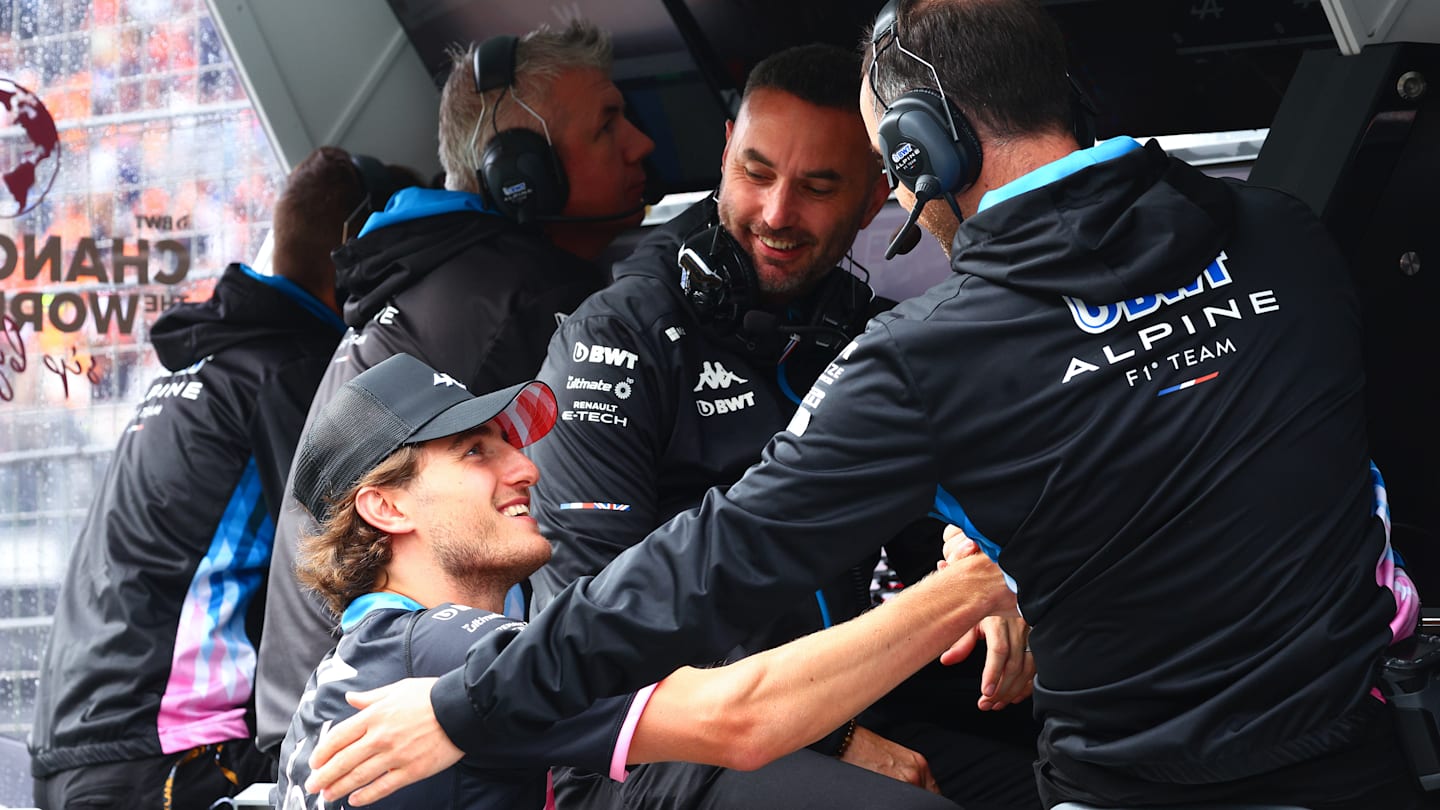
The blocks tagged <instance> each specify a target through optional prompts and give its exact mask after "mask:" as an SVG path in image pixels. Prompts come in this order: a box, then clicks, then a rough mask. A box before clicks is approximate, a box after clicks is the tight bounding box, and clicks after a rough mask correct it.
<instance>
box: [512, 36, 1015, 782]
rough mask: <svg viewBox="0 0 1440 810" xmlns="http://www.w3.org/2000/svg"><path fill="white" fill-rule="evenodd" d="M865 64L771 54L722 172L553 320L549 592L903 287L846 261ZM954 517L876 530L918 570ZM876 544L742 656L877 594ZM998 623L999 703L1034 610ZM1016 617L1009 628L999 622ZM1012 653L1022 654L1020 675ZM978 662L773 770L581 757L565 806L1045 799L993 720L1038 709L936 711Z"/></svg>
mask: <svg viewBox="0 0 1440 810" xmlns="http://www.w3.org/2000/svg"><path fill="white" fill-rule="evenodd" d="M859 75H860V62H859V57H858V55H857V54H855V53H853V52H849V51H846V50H844V49H841V48H838V47H835V46H831V45H821V44H816V45H805V46H800V47H796V48H790V49H788V50H785V51H781V52H779V53H777V54H775V55H773V56H771V57H769V58H767V59H765V60H763V61H762V62H760V63H759V64H757V65H756V66H755V68H754V69H753V70H752V71H751V72H750V75H749V78H748V80H747V82H746V86H745V94H744V98H743V101H742V103H741V106H740V110H739V112H738V113H737V115H736V117H735V120H734V121H733V122H730V123H729V124H728V125H727V127H726V143H725V150H724V152H723V154H722V157H721V183H720V187H719V188H718V189H717V190H716V191H715V193H714V194H713V195H711V196H710V197H709V198H707V199H705V200H703V201H701V202H699V203H697V204H695V205H694V206H692V207H691V208H689V209H688V210H686V211H685V212H684V213H682V214H680V215H679V216H678V217H676V218H675V219H674V220H672V221H671V222H669V223H667V224H665V225H664V226H661V227H660V228H658V229H656V231H655V232H654V233H653V234H651V235H649V236H648V237H647V238H646V240H645V241H644V242H642V243H641V245H640V246H639V247H638V248H637V250H636V251H635V253H634V254H633V255H631V256H630V257H629V258H627V259H626V260H624V261H622V262H620V263H619V264H617V265H616V266H615V268H614V275H615V277H616V278H615V281H614V283H613V284H611V285H610V286H609V287H607V288H606V289H604V290H602V291H600V292H598V293H596V294H594V295H592V296H591V297H590V298H589V299H587V300H586V302H585V303H584V304H582V305H581V306H580V307H579V308H578V309H577V310H576V311H575V313H574V314H573V315H571V316H570V318H568V319H566V321H565V323H564V324H562V325H561V327H560V329H559V330H557V331H556V333H555V336H554V337H553V338H552V339H551V342H550V349H549V354H548V356H547V358H546V361H545V365H544V366H543V367H542V369H541V371H540V375H539V376H540V378H541V379H543V380H544V381H545V382H547V383H548V384H549V385H550V386H551V387H552V388H553V389H554V390H555V391H556V395H557V397H558V399H559V400H560V415H559V416H560V418H559V421H558V422H557V424H556V427H555V430H554V431H553V433H552V434H551V435H550V437H549V438H548V439H547V440H546V441H545V442H544V443H542V444H540V445H537V446H535V447H534V448H531V449H530V450H529V451H528V452H530V453H531V456H532V458H533V459H534V460H535V462H536V464H537V465H539V467H540V468H541V469H543V470H545V478H544V479H543V480H542V481H541V482H540V483H539V484H538V485H537V486H536V487H535V514H536V518H537V519H538V520H539V522H540V527H541V530H542V532H543V533H544V534H545V536H546V537H547V538H548V539H550V540H551V542H553V543H554V545H555V555H554V559H553V560H552V561H551V562H550V564H549V565H547V566H545V567H544V568H543V569H541V570H539V571H537V572H536V573H535V575H534V576H532V577H531V583H532V584H533V586H534V604H533V608H534V609H535V610H543V609H544V607H545V605H546V604H547V603H548V602H549V601H550V600H551V599H553V598H554V597H555V595H556V594H557V593H559V592H560V591H561V590H563V589H564V588H565V587H566V586H567V585H568V584H569V583H570V582H571V581H573V580H575V579H578V578H580V577H583V576H587V575H593V574H596V573H599V572H600V570H601V569H603V568H604V567H605V566H606V565H607V564H608V563H609V562H610V561H611V560H613V559H614V558H615V557H616V556H618V555H619V554H620V553H621V552H622V551H624V550H625V549H627V548H629V547H631V546H633V545H635V544H636V543H638V542H640V540H641V539H643V538H644V537H645V535H647V534H648V533H650V531H651V530H653V529H654V528H655V527H657V526H659V525H661V524H662V523H664V522H665V521H666V520H668V519H670V518H671V517H673V516H674V515H676V514H677V513H679V512H682V511H684V510H686V509H690V508H692V507H694V506H696V505H697V504H699V503H700V500H701V498H702V497H703V496H704V494H705V491H706V490H707V489H709V488H710V487H712V486H716V485H720V486H724V485H728V484H731V483H733V482H734V481H735V480H736V479H738V478H739V477H740V475H741V474H742V473H743V472H744V471H745V469H746V468H747V467H749V466H750V465H751V464H753V463H754V462H755V461H757V460H758V459H759V458H760V453H761V450H762V449H763V448H764V447H765V444H766V442H767V441H769V440H770V437H771V436H772V435H774V434H775V433H776V432H777V431H779V430H781V429H783V428H784V426H785V424H786V422H787V421H788V420H789V419H790V416H791V414H792V413H794V411H795V408H796V406H797V405H798V403H799V401H800V400H799V398H798V396H797V395H796V392H800V393H803V392H804V391H806V390H807V389H809V388H810V386H811V384H812V383H813V382H814V381H815V379H816V378H817V377H818V376H819V375H820V374H821V372H822V371H823V370H824V369H825V368H826V366H827V365H829V364H830V362H831V361H832V360H834V358H835V354H836V352H838V351H839V350H840V348H841V347H842V346H844V345H845V343H847V342H848V341H849V340H850V338H851V337H852V336H853V335H855V334H857V333H858V332H859V331H860V330H861V329H862V328H863V327H864V324H865V323H866V321H867V320H868V319H869V318H870V317H871V316H873V315H875V314H877V313H879V312H880V311H882V310H883V309H885V308H886V306H887V305H888V304H889V303H890V302H882V301H879V300H877V299H875V296H874V295H873V293H872V292H871V290H870V288H869V287H868V286H867V285H866V284H865V283H864V282H863V281H861V279H860V278H858V277H856V276H855V275H853V274H852V273H850V272H847V271H846V270H844V269H842V268H840V267H837V265H839V264H840V263H841V262H842V261H843V260H844V257H845V254H846V253H847V252H848V251H849V250H850V246H851V244H852V243H853V242H854V240H855V236H856V233H857V232H858V231H859V230H860V229H861V228H863V227H864V226H866V225H868V224H869V223H870V222H871V220H872V219H874V217H875V215H876V213H877V212H878V211H879V210H880V208H881V206H883V205H884V203H885V200H886V197H887V195H888V188H887V186H886V184H885V182H884V180H883V178H882V176H881V169H880V163H879V161H878V159H877V157H876V155H875V153H874V151H873V150H872V149H871V148H870V143H869V139H868V137H867V135H866V132H865V128H864V122H863V121H862V119H861V117H860V113H859V111H858V109H857V108H856V105H855V97H856V94H858V93H859V84H860V83H859V78H858V77H859ZM940 531H941V528H940V524H939V523H938V522H937V521H934V520H932V519H929V518H925V519H922V520H920V521H918V522H916V523H914V524H911V525H909V526H906V525H905V524H904V523H900V524H897V525H896V526H895V527H893V528H892V529H890V533H889V534H887V535H886V536H884V537H878V538H876V540H877V542H876V546H878V545H879V544H880V542H884V543H885V547H886V551H887V553H888V556H889V562H890V563H891V565H892V566H893V567H895V568H896V569H897V570H898V571H900V573H901V578H902V580H903V581H904V582H914V581H916V580H918V579H919V578H920V577H921V576H923V573H924V572H925V571H926V570H927V569H928V568H930V567H931V566H933V564H934V561H935V560H936V559H938V558H939V557H940ZM892 535H894V536H892ZM695 553H696V554H697V555H698V554H701V553H702V552H701V551H700V550H698V549H697V550H696V552H695ZM877 560H878V551H872V552H871V553H869V554H863V555H857V556H856V558H855V559H853V560H847V562H848V563H850V564H851V569H850V570H849V571H847V572H845V573H844V574H843V575H841V576H839V577H835V578H833V579H832V580H830V581H829V582H827V583H825V585H824V587H822V588H821V589H820V590H818V591H816V592H815V593H814V594H813V595H812V596H810V597H809V598H807V599H804V600H801V601H799V602H798V603H794V604H790V605H788V606H787V607H786V609H784V610H782V611H777V612H776V613H775V614H774V615H773V616H772V617H771V620H770V622H769V623H768V624H767V626H765V627H763V628H760V629H759V630H757V631H756V632H754V633H752V634H751V635H750V636H749V637H748V638H747V639H746V640H745V641H744V642H743V643H741V644H740V645H739V646H738V647H736V648H735V649H733V650H731V651H730V653H729V655H728V656H726V660H734V659H736V658H738V657H741V656H744V655H749V654H752V653H755V652H757V651H760V650H765V649H770V648H773V647H775V646H777V645H779V644H783V643H785V642H787V641H789V640H791V639H793V638H797V637H799V636H802V635H804V634H806V633H811V632H814V631H816V630H820V629H823V628H825V627H827V626H830V625H831V624H833V623H836V622H842V621H844V620H846V619H848V618H850V617H852V616H855V615H857V614H858V613H860V612H862V611H863V610H865V609H867V608H868V607H869V606H870V592H869V589H870V582H871V575H872V572H873V571H874V570H875V564H876V562H877ZM532 612H533V611H532ZM987 627H988V628H990V629H989V630H987V632H986V636H987V638H989V639H990V643H989V645H988V647H987V651H988V652H989V653H991V654H993V655H995V656H996V658H995V664H994V666H993V668H992V671H991V672H990V673H988V675H989V680H990V682H992V683H994V685H995V687H996V689H997V690H999V691H997V692H996V693H995V694H994V695H992V696H988V697H985V698H983V700H984V701H985V706H986V708H993V707H999V706H1001V705H1004V704H1005V703H1007V702H1013V701H1014V700H1017V699H1022V698H1023V697H1024V696H1025V694H1026V693H1028V689H1029V672H1030V671H1029V670H1028V669H1027V667H1028V666H1029V660H1030V659H1029V656H1028V655H1026V653H1025V652H1024V647H1025V644H1024V640H1023V634H1024V632H1025V630H1024V626H1023V623H1020V622H1019V621H1018V620H1016V621H1015V622H1014V623H1013V624H1012V625H1010V626H1008V627H1007V626H1005V625H1004V624H1003V623H1002V622H1000V621H999V620H994V622H993V623H991V624H989V625H987ZM1002 630H1004V631H1006V636H1005V638H1004V639H996V638H994V635H995V634H996V633H998V632H1001V631H1002ZM1007 652H1013V653H1014V654H1013V656H1010V657H1009V658H1008V659H1007V658H1006V656H1005V653H1007ZM976 658H977V660H978V659H979V658H980V656H976ZM1001 662H1006V663H1008V665H1009V666H1010V667H1011V669H1009V670H1008V671H1006V672H1004V674H1003V676H1002V675H1001V674H1000V670H1001ZM688 663H691V664H694V665H704V664H708V663H711V662H710V661H708V660H704V661H701V660H696V661H690V662H688ZM980 684H981V672H980V669H979V667H978V666H977V665H975V664H973V663H972V664H967V665H966V668H965V671H963V672H959V673H949V672H945V671H943V670H941V669H940V668H939V667H938V666H937V667H935V668H932V669H931V670H928V671H927V672H926V673H925V676H924V677H922V678H920V679H917V680H915V681H913V682H912V683H909V684H907V685H906V689H905V693H904V694H903V695H896V696H894V697H891V698H888V699H887V700H885V701H882V703H881V705H880V706H877V707H875V708H873V709H871V710H869V711H867V712H866V713H865V714H864V715H862V716H861V717H858V718H854V719H852V720H850V721H848V722H846V723H845V724H843V725H840V726H838V727H837V728H835V729H834V733H833V734H831V735H830V736H829V737H827V738H826V739H824V740H821V741H819V742H818V743H816V744H815V745H814V746H812V747H811V748H810V749H809V750H806V751H801V752H798V753H797V754H795V755H793V756H790V757H786V758H785V759H784V760H782V761H781V762H778V763H775V764H774V765H772V766H770V767H767V768H765V769H763V770H761V771H759V772H756V773H740V772H734V771H729V770H723V769H717V768H713V767H709V766H703V765H689V764H682V763H663V764H659V765H647V766H642V767H640V768H637V769H636V770H635V771H634V773H633V774H632V775H631V777H630V779H628V780H626V782H625V783H624V784H623V785H622V784H620V783H617V782H614V781H612V780H610V779H606V778H604V775H603V774H602V773H593V772H588V773H587V772H581V771H577V770H573V769H564V770H559V771H557V774H556V789H557V793H558V794H559V795H560V797H561V799H562V800H563V802H562V803H563V804H565V805H566V806H572V807H588V808H600V807H612V806H625V807H627V808H649V807H654V808H659V807H664V808H692V807H693V808H699V807H708V806H714V805H723V806H736V807H755V806H790V807H794V806H801V804H803V803H804V802H813V803H814V806H817V807H821V806H827V805H826V801H827V800H826V798H825V797H827V796H829V797H830V799H831V800H832V802H842V801H844V800H846V799H848V798H849V797H851V796H853V795H854V793H855V791H856V790H857V787H856V783H857V781H863V780H866V779H868V778H870V777H872V776H873V774H872V773H866V772H865V771H872V772H874V773H879V774H883V775H885V776H889V777H893V778H894V779H896V780H900V781H904V782H910V783H913V784H915V785H919V786H922V787H927V788H930V789H932V790H937V791H938V792H941V793H943V794H944V795H946V796H947V797H949V798H951V799H955V800H958V801H960V802H962V803H964V804H965V805H966V806H973V807H1000V808H1012V807H1020V808H1032V807H1036V806H1038V798H1037V797H1036V795H1035V791H1034V787H1033V777H1032V776H1031V771H1030V762H1031V761H1032V760H1033V759H1034V753H1035V752H1034V749H1033V746H1032V747H1029V748H1026V747H1025V746H1024V745H1023V744H1010V743H1003V742H999V741H997V740H996V739H994V738H995V737H997V736H999V737H1003V738H1005V739H1007V740H1013V739H1017V738H1018V739H1019V740H1021V741H1022V742H1023V741H1025V740H1026V735H1029V739H1030V740H1033V730H1032V728H1033V727H1032V726H1031V721H1030V718H1029V717H1028V716H1027V715H1026V713H1025V712H1024V710H1023V709H1021V710H1018V711H1015V712H1007V713H1005V715H1007V716H999V717H996V716H993V715H981V714H980V713H979V712H977V711H975V710H973V709H970V710H966V711H963V712H961V713H959V716H956V717H945V719H944V721H943V722H944V727H941V726H939V725H936V724H935V723H934V722H933V720H932V718H934V717H936V716H937V714H939V713H938V712H936V711H935V706H936V702H935V700H933V699H932V698H931V697H930V695H931V694H932V693H933V690H936V689H943V690H944V691H945V694H946V703H947V704H948V703H950V702H951V701H954V700H955V698H954V696H955V695H957V694H978V693H980V691H981V685H980ZM921 719H923V720H924V721H925V722H916V721H918V720H921ZM977 724H980V725H979V726H978V727H979V728H982V729H983V730H984V731H985V734H984V735H983V736H982V735H978V734H975V733H974V732H975V730H976V729H977ZM852 766H854V767H852ZM861 769H864V770H861ZM892 784H893V785H894V787H896V788H899V787H902V786H901V785H900V784H898V783H894V782H892ZM791 792H794V795H792V793H791ZM830 806H835V805H834V804H832V805H830Z"/></svg>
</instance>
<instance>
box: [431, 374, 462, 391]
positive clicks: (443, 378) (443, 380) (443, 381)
mask: <svg viewBox="0 0 1440 810" xmlns="http://www.w3.org/2000/svg"><path fill="white" fill-rule="evenodd" d="M431 385H447V386H448V385H453V386H455V387H456V388H459V389H460V390H461V391H464V390H466V388H465V386H463V385H461V384H460V381H459V380H457V379H455V378H454V377H451V376H450V375H449V374H445V373H443V372H439V371H437V372H435V381H434V382H433V383H431Z"/></svg>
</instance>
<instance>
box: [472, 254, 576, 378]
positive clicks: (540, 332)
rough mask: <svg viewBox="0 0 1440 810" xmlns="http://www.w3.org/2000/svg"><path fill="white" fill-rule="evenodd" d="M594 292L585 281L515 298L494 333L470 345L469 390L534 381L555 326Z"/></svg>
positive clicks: (501, 314)
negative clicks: (470, 368)
mask: <svg viewBox="0 0 1440 810" xmlns="http://www.w3.org/2000/svg"><path fill="white" fill-rule="evenodd" d="M595 290H596V285H595V284H593V283H590V281H589V279H588V278H587V280H586V281H584V282H575V283H569V284H559V285H555V286H553V287H549V288H547V289H545V290H542V291H540V292H539V293H536V294H533V295H531V294H527V293H521V294H520V295H519V296H517V298H516V300H515V301H514V302H513V308H512V309H511V310H510V311H508V312H505V313H500V314H499V316H498V317H499V321H498V323H497V324H496V327H495V329H494V331H493V332H492V333H491V334H489V335H487V336H485V337H483V338H482V337H479V336H477V337H476V338H475V341H476V342H474V343H472V344H470V345H471V347H472V349H471V351H472V357H471V362H472V364H473V370H472V372H471V376H470V377H469V379H468V380H467V384H468V385H469V388H470V390H471V391H473V392H476V393H480V392H484V391H494V390H497V389H500V388H504V387H505V386H507V385H515V384H516V383H522V382H525V381H526V380H529V379H531V378H533V377H534V376H535V374H536V372H538V371H539V370H540V365H541V364H542V363H544V362H545V351H546V347H547V346H548V345H549V344H550V338H551V336H552V335H554V334H555V328H556V326H557V325H558V324H560V323H561V322H562V321H564V320H565V319H566V318H568V317H569V315H570V313H572V312H574V311H575V308H576V307H578V306H580V304H581V302H583V301H584V300H585V299H586V298H587V297H589V295H590V294H591V293H593V292H595ZM556 393H559V392H558V391H557V392H556Z"/></svg>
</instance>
